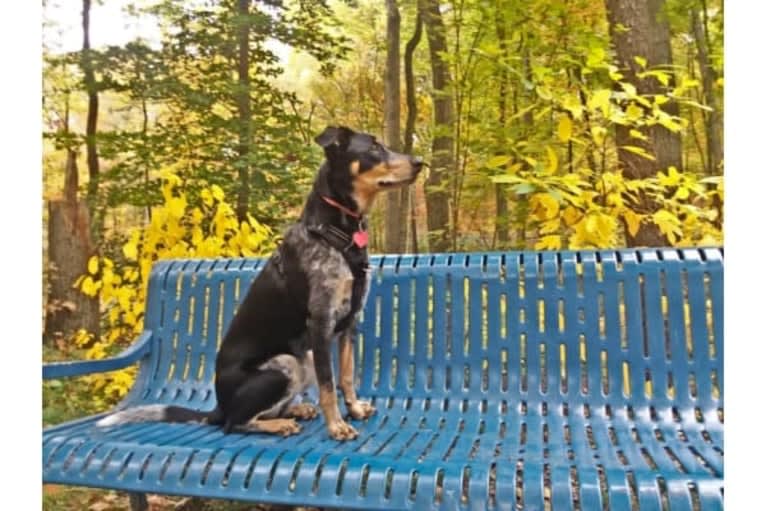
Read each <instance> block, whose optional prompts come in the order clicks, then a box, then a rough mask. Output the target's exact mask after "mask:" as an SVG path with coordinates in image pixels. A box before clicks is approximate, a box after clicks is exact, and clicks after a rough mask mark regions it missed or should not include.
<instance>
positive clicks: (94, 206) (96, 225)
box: [80, 0, 103, 243]
mask: <svg viewBox="0 0 766 511" xmlns="http://www.w3.org/2000/svg"><path fill="white" fill-rule="evenodd" d="M90 5H91V0H83V2H82V56H81V60H80V66H81V67H82V72H83V77H84V82H85V90H86V92H87V93H88V114H87V119H86V124H85V151H86V159H87V162H88V195H87V203H88V209H89V210H90V218H91V219H92V220H93V221H92V225H90V231H91V235H92V238H93V239H94V240H95V241H96V243H98V241H99V240H100V239H101V232H102V230H103V229H102V227H103V218H101V213H100V212H99V209H100V208H99V204H98V186H99V180H100V170H99V163H98V148H97V147H96V132H97V130H98V84H97V83H96V75H95V73H94V71H93V55H92V54H91V49H90Z"/></svg>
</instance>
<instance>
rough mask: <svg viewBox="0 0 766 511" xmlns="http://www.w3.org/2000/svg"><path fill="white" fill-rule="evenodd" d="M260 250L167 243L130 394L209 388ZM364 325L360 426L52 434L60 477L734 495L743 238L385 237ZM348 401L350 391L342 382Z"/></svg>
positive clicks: (167, 484) (386, 501) (291, 498)
mask: <svg viewBox="0 0 766 511" xmlns="http://www.w3.org/2000/svg"><path fill="white" fill-rule="evenodd" d="M261 264H262V261H261V260H255V259H247V260H245V259H236V260H185V261H162V262H160V263H157V264H156V266H155V268H154V270H153V273H152V276H151V279H150V282H149V292H148V304H147V309H146V310H147V316H146V319H145V328H146V332H145V333H144V335H143V336H141V337H140V338H139V339H138V341H137V343H136V344H135V345H134V346H133V347H132V348H131V349H130V350H128V351H127V352H125V353H124V354H123V355H122V356H120V357H117V358H115V359H112V360H109V361H99V362H78V363H64V364H50V365H47V366H45V368H44V370H43V374H44V377H46V378H59V377H64V376H73V375H77V374H83V373H89V372H93V371H106V370H112V369H115V368H119V367H124V366H127V365H129V364H132V363H134V362H136V361H138V362H139V363H140V370H139V373H138V377H137V380H136V383H135V386H134V387H133V389H132V390H131V392H130V394H129V395H128V397H127V398H126V399H125V400H124V401H123V402H122V403H121V405H120V406H131V405H135V404H139V403H141V404H144V403H173V404H178V405H183V406H194V407H199V408H204V409H210V408H212V407H213V405H214V399H215V397H214V393H213V391H212V379H213V365H214V360H215V353H216V343H217V341H218V340H219V339H220V338H221V334H222V332H223V331H224V329H225V328H226V325H227V322H228V320H229V319H230V318H231V317H232V314H233V312H234V309H235V307H236V304H237V302H238V299H240V298H241V297H243V296H244V293H245V291H246V289H247V286H248V284H249V283H250V282H251V280H252V279H253V278H254V277H255V275H256V274H257V272H258V268H259V266H260V265H261ZM372 265H373V268H374V277H373V283H372V288H371V291H370V294H369V298H368V301H367V304H366V307H365V309H364V312H363V318H362V321H361V322H360V326H359V340H360V342H359V343H358V353H356V355H357V357H358V361H357V364H356V367H357V369H358V388H359V395H360V396H363V397H365V398H367V399H371V400H372V401H373V402H374V404H375V406H376V407H377V409H378V413H377V414H376V415H375V416H374V417H373V418H371V419H370V420H368V421H367V422H364V423H360V422H354V425H355V427H357V429H358V430H359V431H360V436H359V438H358V439H356V440H354V441H350V442H345V443H344V442H337V441H333V440H331V439H330V438H329V437H328V435H327V432H326V430H325V427H324V425H323V421H322V419H321V418H320V419H317V420H315V421H313V422H310V423H305V424H304V429H303V432H302V433H301V434H300V435H298V436H294V437H289V438H281V437H275V436H267V435H260V434H250V435H243V434H230V435H224V434H223V433H222V432H221V430H220V429H219V428H216V427H211V426H207V425H201V424H162V423H144V424H129V425H123V426H119V427H115V428H106V429H98V428H95V427H94V426H93V422H94V421H95V420H96V419H97V417H87V418H84V419H81V420H78V421H74V422H69V423H66V424H62V425H59V426H56V427H52V428H49V429H46V430H45V431H44V433H43V466H44V472H43V480H44V481H45V482H48V483H60V484H68V485H81V486H93V487H100V488H113V489H117V490H122V491H126V492H132V493H133V494H134V502H136V503H140V502H141V498H140V496H138V497H136V496H135V494H143V493H160V494H171V495H188V496H198V497H209V498H223V499H235V500H249V501H259V502H271V503H281V504H294V505H301V504H302V505H313V506H321V507H332V508H354V509H387V510H393V509H417V510H421V509H448V510H452V509H486V508H490V509H521V508H523V509H543V508H547V507H546V506H547V505H548V504H550V506H552V509H554V510H559V509H582V510H596V509H612V510H622V509H641V510H654V509H657V510H660V509H663V510H665V509H671V510H673V511H676V510H685V509H688V510H699V509H701V510H705V511H708V510H712V509H722V507H723V376H724V375H723V254H722V251H721V250H718V249H704V250H696V249H695V250H674V249H673V250H671V249H663V250H639V251H636V250H621V251H598V252H595V251H582V252H558V253H556V252H540V253H538V252H510V253H489V254H482V253H471V254H438V255H422V256H379V257H374V258H373V260H372ZM341 401H342V400H341Z"/></svg>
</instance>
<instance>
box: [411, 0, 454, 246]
mask: <svg viewBox="0 0 766 511" xmlns="http://www.w3.org/2000/svg"><path fill="white" fill-rule="evenodd" d="M418 8H419V10H420V14H421V16H422V17H423V23H424V24H425V26H426V34H427V36H428V49H429V54H430V60H431V80H432V86H433V91H432V93H431V97H432V100H433V105H434V107H433V108H434V137H433V142H432V144H431V150H432V161H431V168H430V172H429V175H428V179H427V180H426V207H427V210H428V213H427V216H426V220H427V223H428V242H429V249H430V250H431V251H432V252H443V251H446V250H448V249H449V247H450V239H451V237H450V225H449V200H448V198H449V191H448V186H449V175H450V172H454V165H455V162H454V154H453V152H454V149H453V144H454V140H453V135H452V130H453V126H452V125H453V122H454V120H453V105H452V95H451V92H450V91H449V89H448V84H449V82H450V76H449V68H448V66H447V62H446V61H445V60H444V58H443V54H445V53H446V52H447V38H446V32H445V29H444V21H443V20H442V16H441V12H440V11H439V2H438V0H419V1H418ZM452 228H453V229H454V228H456V226H452Z"/></svg>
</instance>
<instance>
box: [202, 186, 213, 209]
mask: <svg viewBox="0 0 766 511" xmlns="http://www.w3.org/2000/svg"><path fill="white" fill-rule="evenodd" d="M199 196H200V198H201V199H202V203H203V204H204V205H205V206H208V207H210V206H212V205H213V195H212V194H211V193H210V190H208V189H207V188H203V189H202V191H201V192H200V193H199Z"/></svg>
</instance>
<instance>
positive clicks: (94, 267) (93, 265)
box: [88, 256, 98, 275]
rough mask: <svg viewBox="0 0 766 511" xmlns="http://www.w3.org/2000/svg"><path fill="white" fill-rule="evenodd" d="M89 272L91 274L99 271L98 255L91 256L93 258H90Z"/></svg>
mask: <svg viewBox="0 0 766 511" xmlns="http://www.w3.org/2000/svg"><path fill="white" fill-rule="evenodd" d="M88 272H89V273H90V274H91V275H95V274H96V273H98V257H96V256H91V258H90V259H88Z"/></svg>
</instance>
